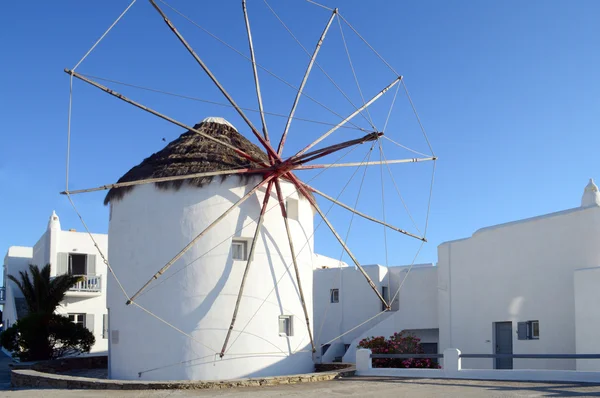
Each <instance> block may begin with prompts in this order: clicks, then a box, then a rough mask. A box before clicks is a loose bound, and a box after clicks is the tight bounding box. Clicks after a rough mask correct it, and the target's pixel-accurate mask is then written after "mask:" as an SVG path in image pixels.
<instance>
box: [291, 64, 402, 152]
mask: <svg viewBox="0 0 600 398" xmlns="http://www.w3.org/2000/svg"><path fill="white" fill-rule="evenodd" d="M400 80H402V76H399V77H398V78H397V79H396V80H394V81H393V82H392V83H390V84H389V85H388V86H387V87H385V88H384V89H383V90H381V91H380V92H378V93H377V94H375V96H374V97H373V98H371V99H370V100H369V101H368V102H367V103H365V104H364V105H363V106H361V107H360V108H358V109H357V110H355V111H354V112H352V113H351V114H350V116H348V117H347V118H345V119H344V120H342V121H341V122H339V123H338V124H337V125H335V126H334V127H332V128H331V129H329V131H328V132H326V133H325V134H323V135H322V136H320V137H319V138H317V139H316V140H315V141H313V142H312V143H310V144H309V145H308V146H307V147H306V148H304V149H302V150H301V151H300V152H298V153H297V154H295V155H294V156H293V158H298V157H299V156H301V155H302V154H303V153H305V152H306V151H308V150H309V149H310V148H312V147H314V146H315V145H317V144H318V143H319V142H321V141H323V140H324V139H325V138H327V137H329V136H330V135H331V134H332V133H333V132H334V131H336V130H337V129H339V128H340V127H342V126H343V125H345V124H346V123H348V122H349V121H350V120H352V119H353V118H354V117H355V116H356V115H358V114H359V113H360V112H362V111H363V110H364V109H366V108H368V107H369V105H371V104H372V103H373V102H375V101H377V99H378V98H379V97H381V96H382V95H383V94H385V93H386V92H387V91H388V90H389V89H390V88H392V87H394V86H395V85H396V84H398V83H399V82H400Z"/></svg>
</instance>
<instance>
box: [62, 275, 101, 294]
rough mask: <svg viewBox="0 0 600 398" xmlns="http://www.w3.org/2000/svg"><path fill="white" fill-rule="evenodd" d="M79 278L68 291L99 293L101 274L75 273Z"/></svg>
mask: <svg viewBox="0 0 600 398" xmlns="http://www.w3.org/2000/svg"><path fill="white" fill-rule="evenodd" d="M75 276H77V277H79V278H80V280H79V282H77V283H76V284H75V285H73V286H72V287H71V288H70V289H69V291H70V292H91V293H100V291H101V289H102V276H101V275H75Z"/></svg>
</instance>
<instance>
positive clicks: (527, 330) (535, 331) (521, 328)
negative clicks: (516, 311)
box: [517, 321, 540, 340]
mask: <svg viewBox="0 0 600 398" xmlns="http://www.w3.org/2000/svg"><path fill="white" fill-rule="evenodd" d="M517 335H518V338H519V340H538V339H539V338H540V321H527V322H519V323H518V324H517Z"/></svg>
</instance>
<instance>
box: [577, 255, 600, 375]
mask: <svg viewBox="0 0 600 398" xmlns="http://www.w3.org/2000/svg"><path fill="white" fill-rule="evenodd" d="M599 287H600V267H593V268H584V269H579V270H576V271H575V277H574V288H575V341H576V349H577V354H600V338H598V331H599V330H600V309H599V307H598V303H600V288H599ZM577 370H581V371H600V359H578V360H577Z"/></svg>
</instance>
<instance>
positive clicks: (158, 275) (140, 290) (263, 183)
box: [126, 175, 274, 305]
mask: <svg viewBox="0 0 600 398" xmlns="http://www.w3.org/2000/svg"><path fill="white" fill-rule="evenodd" d="M273 178H274V175H271V176H269V177H267V178H265V179H264V180H262V181H261V182H260V183H258V184H257V185H256V186H255V187H254V188H252V189H251V190H250V191H249V192H248V193H247V194H246V195H244V196H242V197H241V198H240V199H239V200H238V201H237V202H235V203H234V204H233V205H232V206H231V207H230V208H229V209H227V210H225V212H224V213H223V214H221V215H220V216H219V217H218V218H217V219H216V220H215V221H213V222H212V223H210V225H209V226H208V227H206V228H205V229H204V230H203V231H202V232H200V233H199V234H198V235H197V236H196V237H195V238H194V239H192V241H191V242H190V243H188V244H187V245H186V246H185V247H184V248H183V249H181V251H180V252H179V253H177V254H176V255H175V257H173V258H172V259H171V260H169V262H168V263H166V264H165V265H164V267H162V268H161V269H160V270H158V272H157V273H156V274H154V275H153V276H152V278H150V280H149V281H148V282H146V283H145V284H144V286H142V287H141V288H140V289H139V290H138V291H137V292H136V293H135V294H134V295H133V296H131V298H130V299H129V300H127V303H126V304H127V305H129V304H131V303H132V302H133V301H134V300H135V299H136V298H137V297H138V296H139V295H140V294H141V293H142V292H143V291H144V290H145V289H146V288H147V287H148V286H150V284H151V283H152V281H153V280H156V279H158V278H159V277H160V276H161V275H162V274H164V273H165V272H166V271H167V270H168V269H169V268H170V267H171V266H172V265H173V264H174V263H175V261H177V260H179V259H180V258H181V256H183V255H184V254H185V252H187V251H188V250H190V248H191V247H192V246H193V245H194V244H195V243H196V242H197V241H198V240H199V239H200V238H202V237H203V236H204V235H205V234H206V233H207V232H208V231H210V230H211V229H212V228H213V227H214V226H215V225H217V224H218V223H219V222H220V221H222V220H223V219H224V218H225V217H227V215H228V214H229V213H231V212H232V211H233V210H234V209H236V208H237V207H239V205H241V204H242V203H244V202H245V201H246V200H247V199H248V198H250V196H252V195H254V193H255V192H256V191H258V189H259V188H260V187H262V186H263V185H265V184H266V183H268V184H269V187H270V186H271V180H272V179H273Z"/></svg>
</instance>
